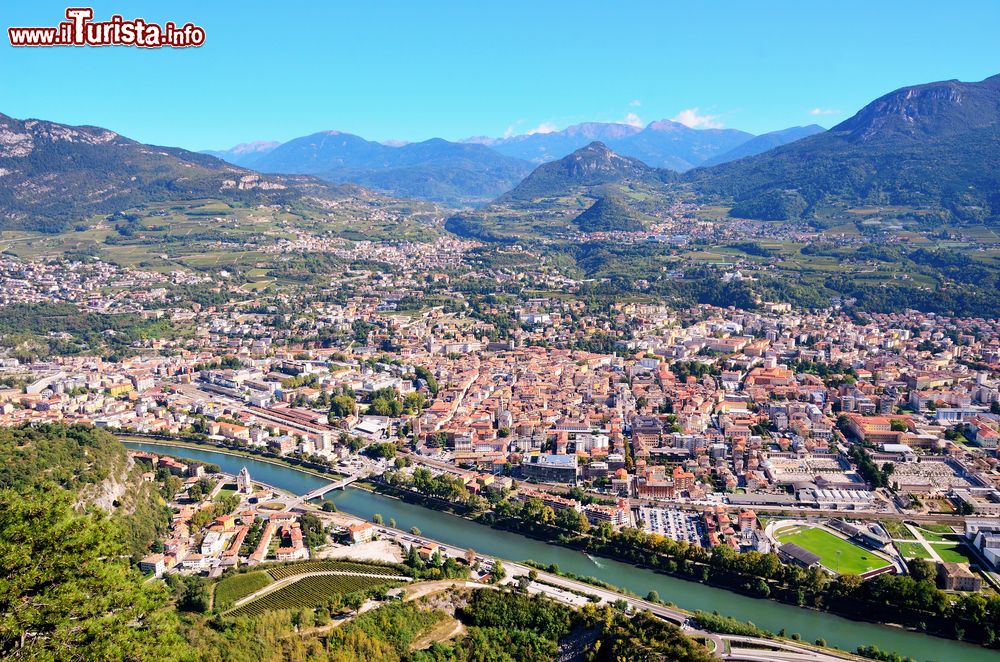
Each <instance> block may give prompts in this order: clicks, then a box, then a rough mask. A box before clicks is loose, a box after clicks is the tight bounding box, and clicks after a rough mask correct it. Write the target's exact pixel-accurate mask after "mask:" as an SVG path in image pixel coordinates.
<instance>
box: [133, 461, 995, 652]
mask: <svg viewBox="0 0 1000 662" xmlns="http://www.w3.org/2000/svg"><path fill="white" fill-rule="evenodd" d="M129 445H130V447H137V446H138V447H140V448H141V446H142V443H140V444H138V445H137V444H135V443H131V444H129ZM155 448H156V447H153V446H150V447H149V448H148V449H143V450H153V449H155ZM184 451H188V452H190V453H196V454H197V455H196V456H195V457H194V459H198V460H201V461H205V462H214V463H217V464H220V465H222V466H223V468H224V470H227V471H229V472H231V473H235V472H238V471H239V470H240V468H241V466H242V465H241V464H240V462H241V461H242V459H241V458H236V457H231V456H227V455H224V454H222V453H219V452H216V451H212V450H208V449H206V448H198V449H194V448H183V449H182V448H181V447H178V452H179V453H181V454H184ZM158 452H162V450H161V451H158ZM246 461H247V462H249V463H252V464H250V465H248V467H249V469H250V471H251V473H252V474H253V473H254V472H256V473H257V474H259V475H258V476H257V477H258V478H259V479H260V480H262V481H264V482H267V483H269V484H271V485H275V486H277V487H280V488H282V489H285V490H287V491H290V492H293V493H295V494H299V495H301V494H306V493H308V492H310V491H311V490H313V489H315V488H316V487H319V486H320V485H322V484H324V480H323V479H321V478H319V477H317V476H315V475H313V474H311V473H307V472H303V471H301V470H300V469H297V468H294V467H287V466H282V465H275V464H265V463H263V462H258V461H257V460H253V459H247V460H246ZM227 465H228V468H227ZM330 500H332V501H333V502H334V503H335V504H336V505H337V508H338V510H339V511H340V512H343V513H346V514H351V515H355V516H357V517H360V518H362V519H366V520H368V521H371V517H372V516H373V515H374V514H375V513H380V514H382V515H383V518H384V519H385V520H386V521H388V520H389V519H390V518H391V519H395V520H396V522H397V528H398V529H400V530H403V531H406V530H409V529H410V528H412V527H414V526H416V527H417V528H418V529H420V530H421V532H422V535H423V536H424V537H426V538H428V539H432V540H438V541H440V542H442V543H445V544H448V545H451V546H453V547H461V548H465V549H468V548H469V547H472V548H474V549H476V550H477V551H479V552H481V553H483V554H487V555H489V556H493V557H497V558H501V559H513V560H515V562H516V560H518V559H532V560H534V561H535V562H537V563H541V564H543V565H546V566H548V565H552V564H555V565H557V566H558V567H559V568H561V569H564V570H567V571H569V572H573V573H575V574H577V575H580V576H592V577H596V578H597V579H599V580H601V581H604V582H606V583H608V584H610V585H613V586H618V587H621V588H623V589H626V590H627V591H630V592H632V593H634V594H636V595H646V594H647V593H648V592H649V591H650V590H655V591H656V592H657V593H658V594H659V595H660V597H661V600H663V601H670V602H673V603H674V604H676V605H678V606H679V607H680V608H682V609H684V610H686V611H691V612H693V611H699V610H700V611H705V612H709V613H711V612H713V611H719V612H720V613H722V614H724V615H726V616H731V617H733V618H736V619H738V620H742V621H752V622H753V623H755V624H756V625H758V626H759V627H761V628H764V629H766V630H770V631H772V632H778V631H780V630H781V629H782V628H784V629H785V631H786V632H789V633H799V634H800V635H801V636H802V639H804V640H806V641H815V640H816V639H824V640H825V641H826V642H827V644H828V645H831V646H836V647H838V648H840V649H843V650H854V649H856V648H857V647H858V646H860V645H868V644H874V645H877V646H878V647H879V648H880V649H882V650H891V651H896V652H898V653H899V654H901V655H904V656H909V657H913V658H914V659H917V660H939V661H940V662H944V661H945V660H948V661H949V662H980V661H984V662H986V661H996V660H998V659H1000V656H998V654H997V653H996V651H990V650H987V649H983V648H980V647H978V646H973V645H970V644H966V643H963V642H956V641H950V640H946V639H940V638H937V637H932V636H929V635H926V634H922V633H917V632H910V631H906V630H903V629H899V628H892V627H886V626H882V625H874V624H871V623H868V622H864V621H854V620H849V619H846V618H842V617H840V616H837V615H834V614H831V613H829V612H819V611H812V610H806V609H800V608H798V607H793V606H790V605H785V604H782V603H778V602H773V601H770V600H764V599H760V598H753V597H747V596H745V595H741V594H739V593H734V592H732V591H728V590H724V589H720V588H715V587H712V586H708V585H705V584H701V583H697V582H692V581H686V580H682V579H678V578H674V577H671V576H669V575H663V574H659V573H656V572H653V571H651V570H646V569H642V568H638V567H636V566H633V565H630V564H627V563H622V562H619V561H614V560H608V559H605V558H601V557H593V558H591V557H588V556H587V555H585V554H583V553H581V552H575V551H571V550H570V549H568V548H565V547H562V546H559V545H554V544H549V543H545V542H541V541H538V540H535V539H532V538H528V537H526V536H523V535H521V534H520V533H518V532H512V531H504V530H499V529H493V528H490V527H488V526H485V525H482V524H478V523H476V522H474V521H472V520H469V519H465V518H461V517H458V516H456V515H452V514H450V513H445V512H441V511H439V510H431V509H428V508H425V507H423V506H419V505H416V504H410V503H407V502H406V501H403V500H402V499H399V498H390V497H388V496H385V495H382V494H379V493H377V492H368V491H362V490H358V489H355V488H353V487H350V488H348V489H346V490H343V491H339V490H338V491H337V492H335V493H333V494H332V496H331V497H330Z"/></svg>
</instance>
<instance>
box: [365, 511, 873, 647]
mask: <svg viewBox="0 0 1000 662" xmlns="http://www.w3.org/2000/svg"><path fill="white" fill-rule="evenodd" d="M376 529H377V531H378V533H379V535H381V536H383V537H385V538H391V539H393V540H396V541H397V542H398V543H400V544H401V545H404V546H407V547H408V546H410V545H413V544H419V545H424V544H427V543H430V542H433V543H437V544H438V545H439V546H440V548H441V551H442V553H443V554H447V555H449V556H453V557H457V558H464V556H465V554H466V552H467V551H468V550H467V549H463V548H461V547H455V546H453V545H446V544H444V543H440V542H437V541H435V540H431V539H429V538H425V537H423V536H416V535H413V534H410V533H406V532H404V531H400V530H398V529H393V528H391V527H387V526H378V527H376ZM486 561H487V563H492V562H493V559H491V558H486ZM503 564H504V568H505V569H506V570H507V577H506V578H505V580H504V583H505V584H515V583H517V580H518V579H519V578H520V577H528V576H530V574H531V573H532V572H534V573H537V574H536V576H537V578H538V579H539V580H541V581H536V582H532V584H531V585H530V586H531V588H532V589H534V591H533V592H541V593H545V594H546V595H547V596H549V597H551V598H553V599H554V600H558V601H559V602H562V603H564V604H569V605H571V606H574V607H577V606H579V600H578V598H579V596H577V595H576V594H575V593H572V592H573V591H576V592H579V593H584V594H586V595H595V596H597V597H598V598H600V601H601V603H602V604H614V603H616V602H619V601H624V602H625V604H627V605H628V607H629V609H630V610H632V611H649V612H650V613H652V614H654V615H655V616H658V617H659V618H662V619H664V620H667V621H670V622H671V623H674V624H676V625H679V626H680V627H681V628H682V629H683V630H684V632H685V634H687V635H688V636H695V637H701V638H704V639H706V640H708V641H711V642H713V644H714V646H715V651H716V655H717V656H718V657H720V658H722V659H727V660H761V661H763V662H800V661H801V662H806V661H811V662H843V660H858V659H860V658H858V657H857V656H854V655H851V654H848V653H839V652H834V651H828V650H825V649H824V650H818V649H816V648H813V647H809V646H806V645H802V644H796V643H792V642H788V641H776V640H771V639H761V638H756V637H741V636H736V635H728V634H719V633H714V632H707V631H704V630H699V629H697V628H696V627H694V624H693V623H692V621H691V615H690V614H689V613H687V612H684V611H681V610H680V609H676V608H673V607H668V606H666V605H664V604H660V603H657V602H650V601H648V600H644V599H642V598H637V597H635V596H632V595H627V594H625V593H620V592H618V591H614V590H611V589H606V588H601V587H599V586H594V585H592V584H587V583H585V582H581V581H577V580H574V579H569V578H567V577H562V576H560V575H555V574H552V573H550V572H545V571H542V570H536V569H534V568H531V567H529V566H526V565H524V564H521V563H516V562H514V561H509V560H506V559H504V560H503ZM554 587H555V588H554ZM560 589H564V590H560ZM567 591H569V592H570V593H568V594H567ZM727 643H728V644H729V649H730V651H729V652H728V653H727V652H725V651H726V644H727ZM734 644H735V646H734ZM740 644H744V646H745V647H746V648H742V647H741V646H740ZM751 647H752V648H751ZM769 649H773V650H769Z"/></svg>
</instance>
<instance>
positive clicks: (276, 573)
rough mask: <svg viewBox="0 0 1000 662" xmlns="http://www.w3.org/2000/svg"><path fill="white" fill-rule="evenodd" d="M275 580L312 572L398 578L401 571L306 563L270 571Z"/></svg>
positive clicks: (347, 563) (353, 564) (344, 563)
mask: <svg viewBox="0 0 1000 662" xmlns="http://www.w3.org/2000/svg"><path fill="white" fill-rule="evenodd" d="M268 572H269V573H270V575H271V577H273V578H274V579H276V580H278V579H284V578H286V577H293V576H295V575H305V574H308V573H310V572H363V573H366V574H369V575H382V576H383V577H398V576H399V575H400V571H398V570H396V569H395V568H390V567H386V566H381V565H372V564H368V563H356V562H354V561H305V562H303V563H295V564H292V565H284V566H280V567H277V568H272V569H271V570H269V571H268Z"/></svg>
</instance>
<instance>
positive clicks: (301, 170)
mask: <svg viewBox="0 0 1000 662" xmlns="http://www.w3.org/2000/svg"><path fill="white" fill-rule="evenodd" d="M822 130H823V128H822V127H820V126H816V125H811V126H808V127H794V128H792V129H785V130H783V131H776V132H774V133H770V134H765V135H763V136H754V135H753V134H750V133H746V132H745V131H737V130H735V129H691V128H689V127H687V126H685V125H683V124H680V123H679V122H674V121H671V120H660V121H657V122H652V123H650V124H649V125H648V126H646V127H645V128H641V127H636V126H632V125H629V124H614V123H600V122H588V123H584V124H577V125H574V126H571V127H569V128H567V129H564V130H562V131H553V132H550V133H534V134H530V135H522V136H513V137H509V138H486V137H478V138H470V139H468V140H464V141H461V142H450V141H447V140H443V139H440V138H434V139H431V140H426V141H423V142H419V143H403V144H401V145H396V144H393V145H389V144H384V143H378V142H374V141H370V140H365V139H364V138H361V137H359V136H356V135H353V134H349V133H343V132H340V131H322V132H320V133H315V134H312V135H309V136H303V137H301V138H296V139H294V140H290V141H288V142H286V143H283V144H276V143H269V142H256V143H244V144H241V145H237V146H236V147H234V148H232V149H230V150H224V151H207V152H204V153H206V154H210V155H212V156H216V157H218V158H221V159H224V160H226V161H229V162H230V163H233V164H235V165H239V166H242V167H246V168H253V169H255V170H259V171H261V172H268V173H289V174H307V175H314V176H316V177H320V178H322V179H325V180H328V181H332V182H353V183H355V184H360V185H362V186H365V187H368V188H372V189H375V190H377V191H381V192H384V193H387V194H390V195H395V196H400V197H412V198H421V199H425V200H434V201H438V202H445V203H450V204H458V205H462V204H478V203H483V202H488V201H490V200H492V199H493V198H495V197H497V196H498V195H500V194H501V193H503V192H505V191H508V190H510V189H511V188H513V187H514V186H516V185H517V183H518V182H520V181H521V179H523V178H524V177H525V176H526V175H527V174H528V173H530V172H531V170H532V168H533V167H534V166H536V165H538V164H540V163H546V162H548V161H554V160H556V159H560V158H562V157H564V156H566V155H567V154H570V153H572V152H573V151H575V150H577V149H580V148H581V147H584V146H585V145H588V144H589V143H591V142H593V141H595V140H597V141H602V142H604V143H605V144H606V145H608V146H609V147H610V148H611V149H612V150H614V151H615V152H617V153H618V154H621V155H623V156H630V157H633V158H637V159H640V160H642V161H643V162H644V163H646V164H648V165H651V166H653V167H657V168H669V169H671V170H676V171H679V172H682V171H685V170H689V169H691V168H693V167H695V166H698V165H700V164H703V163H706V162H708V161H709V160H713V161H715V162H722V161H725V160H728V158H726V155H728V154H733V156H732V157H731V158H740V157H742V156H748V155H750V154H756V153H759V152H760V151H763V150H765V149H770V148H771V147H774V146H775V145H781V144H784V143H785V142H789V141H791V140H797V139H798V138H800V137H803V136H805V135H811V134H813V133H816V132H818V131H822ZM740 147H744V149H743V150H742V151H736V150H738V149H739V148H740Z"/></svg>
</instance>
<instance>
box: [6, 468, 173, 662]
mask: <svg viewBox="0 0 1000 662" xmlns="http://www.w3.org/2000/svg"><path fill="white" fill-rule="evenodd" d="M71 501H72V499H71V497H70V495H69V494H67V493H65V492H63V491H62V490H60V489H59V488H58V487H56V486H55V485H51V484H50V485H49V486H48V488H47V489H46V490H45V491H44V494H43V493H41V492H29V493H18V492H15V491H13V490H0V568H3V572H4V581H3V582H0V656H2V657H5V658H13V659H26V660H27V659H63V658H66V657H73V658H75V659H92V660H96V659H124V660H144V659H169V658H177V657H185V656H190V654H191V652H190V651H189V650H188V649H187V644H186V642H184V640H183V639H182V638H181V637H180V636H179V634H178V632H177V627H178V624H177V619H176V615H175V613H174V612H172V611H169V610H166V609H164V607H165V605H166V603H167V592H166V590H165V587H164V586H163V585H162V584H160V583H159V582H152V583H144V582H143V578H142V576H141V575H140V574H139V573H138V572H137V571H136V570H134V569H133V568H132V567H131V566H130V564H129V561H128V558H127V557H126V547H125V544H124V538H123V534H122V531H121V529H119V528H118V526H117V525H115V524H114V523H113V522H111V521H109V520H108V519H107V518H105V517H104V516H103V515H101V514H99V513H89V514H87V515H82V516H81V515H77V514H76V513H74V512H73V510H72V506H71Z"/></svg>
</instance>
